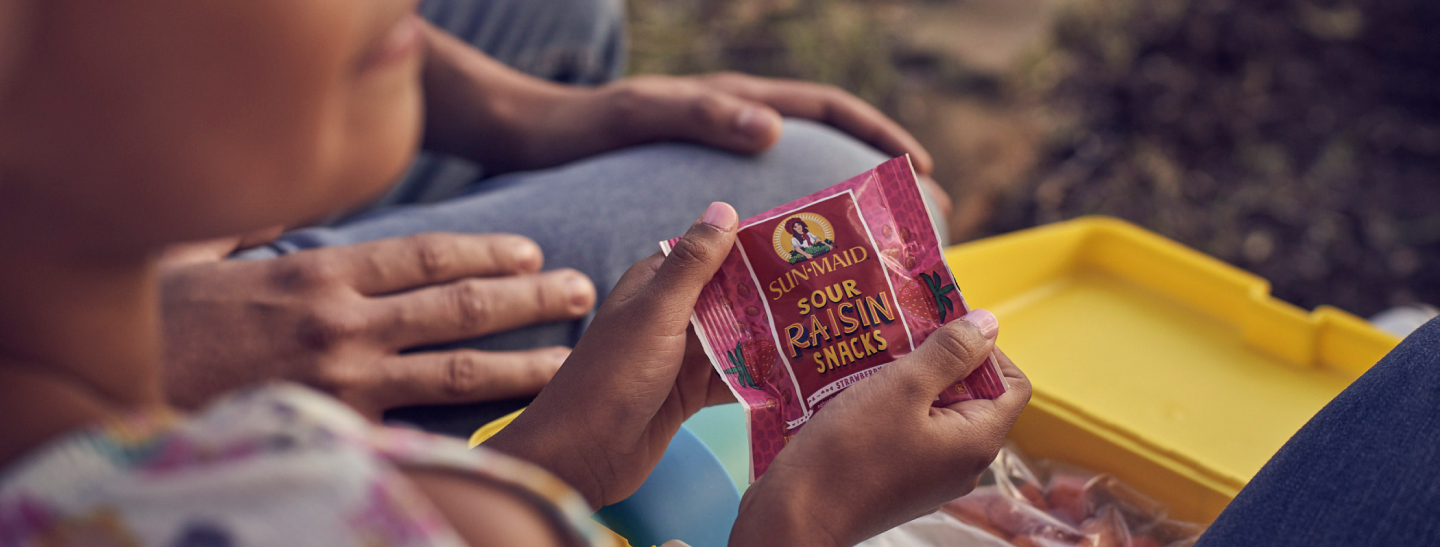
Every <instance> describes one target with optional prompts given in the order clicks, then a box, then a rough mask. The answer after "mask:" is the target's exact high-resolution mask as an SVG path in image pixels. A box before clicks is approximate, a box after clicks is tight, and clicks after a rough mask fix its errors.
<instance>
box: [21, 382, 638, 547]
mask: <svg viewBox="0 0 1440 547" xmlns="http://www.w3.org/2000/svg"><path fill="white" fill-rule="evenodd" d="M400 467H405V468H407V469H414V468H422V469H439V470H446V471H454V472H459V473H464V474H469V475H471V476H477V477H483V478H486V479H488V480H491V481H499V482H501V483H505V484H510V485H514V486H516V487H517V489H518V491H521V492H524V493H526V494H528V495H529V496H531V497H532V498H533V501H535V502H536V505H537V506H540V507H544V508H546V510H547V511H551V512H553V515H551V517H552V518H550V519H549V520H551V521H553V522H556V523H562V524H564V525H565V526H566V528H567V529H565V530H562V532H563V534H565V535H567V536H568V537H569V538H570V539H571V541H572V543H574V544H577V545H608V544H609V542H610V538H611V537H612V536H610V535H609V534H607V533H605V532H604V531H603V530H602V529H600V528H599V527H597V526H596V525H595V524H594V523H593V522H592V521H591V520H590V519H589V515H590V512H591V511H590V508H589V506H588V505H587V504H586V503H585V501H584V499H583V498H581V497H580V496H579V494H577V493H576V492H575V491H574V490H572V489H570V488H569V487H568V486H566V485H565V484H564V483H562V482H561V481H560V480H559V479H557V478H555V477H554V476H553V475H550V474H549V473H546V472H545V471H544V470H542V469H540V468H538V467H536V466H533V465H530V464H527V463H525V462H522V461H519V460H516V459H513V458H510V457H507V456H504V455H502V454H499V453H497V452H493V451H489V450H486V449H484V448H476V449H474V450H467V449H466V448H465V445H464V444H463V443H462V442H460V441H459V440H455V439H449V438H443V437H438V436H434V435H429V434H426V433H420V432H415V431H409V430H403V429H395V428H387V427H379V426H375V425H373V424H371V423H370V422H368V421H366V420H365V419H364V418H362V417H361V416H360V415H358V414H356V413H355V412H353V411H351V410H350V409H349V408H348V407H346V406H344V405H343V404H341V403H339V402H338V401H335V400H334V399H331V398H329V397H326V396H324V395H321V394H319V393H316V392H313V391H310V390H308V389H305V388H302V387H298V386H294V385H287V384H276V385H270V386H265V387H260V388H255V389H251V390H248V391H245V392H242V393H239V394H236V395H233V396H231V397H229V398H227V399H225V400H223V401H221V402H219V403H217V404H215V405H214V406H212V407H211V408H210V409H208V410H206V411H205V412H203V413H202V414H199V415H197V416H194V417H185V416H183V415H179V414H157V413H146V414H140V415H134V416H129V417H125V418H122V419H116V420H113V421H110V422H108V423H105V424H101V425H97V426H94V427H91V428H87V429H83V430H79V431H75V432H72V433H69V434H66V435H64V436H61V437H59V438H58V439H56V440H54V441H52V442H50V443H49V444H47V445H44V446H41V447H40V448H38V449H36V450H34V451H32V452H31V453H30V454H28V455H27V456H25V457H24V458H22V459H21V460H18V461H16V462H15V463H14V464H12V465H11V466H10V467H9V468H7V469H4V470H3V472H0V547H10V546H21V545H26V546H29V545H35V546H52V545H54V546H60V545H86V546H91V545H94V546H132V545H153V546H163V547H232V546H233V547H240V546H281V545H307V546H308V545H327V546H331V545H334V546H342V545H355V546H366V547H390V546H457V547H460V546H463V545H464V542H463V541H462V540H461V539H460V538H459V536H457V535H456V533H455V531H454V530H453V529H452V528H451V527H450V525H449V523H448V522H447V521H446V520H445V518H444V517H443V516H442V515H441V513H440V512H439V510H438V509H436V508H435V507H434V506H433V505H432V504H431V503H430V501H429V499H428V498H426V497H425V496H424V495H423V494H421V493H420V492H419V491H418V490H417V489H416V488H415V487H414V486H413V485H412V484H411V483H410V481H408V480H407V479H406V478H405V476H404V475H403V474H402V473H401V472H400V471H399V468H400Z"/></svg>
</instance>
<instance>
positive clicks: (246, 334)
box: [161, 233, 595, 418]
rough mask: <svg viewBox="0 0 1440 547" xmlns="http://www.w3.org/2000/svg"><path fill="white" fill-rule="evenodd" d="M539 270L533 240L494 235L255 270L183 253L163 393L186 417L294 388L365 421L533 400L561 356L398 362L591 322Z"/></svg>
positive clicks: (564, 283)
mask: <svg viewBox="0 0 1440 547" xmlns="http://www.w3.org/2000/svg"><path fill="white" fill-rule="evenodd" d="M541 263H542V256H541V253H540V247H539V246H538V245H536V244H535V243H534V242H533V241H530V240H529V239H526V238H524V237H520V236H515V235H503V234H486V235H469V234H443V233H433V234H421V235H416V236H410V237H404V238H395V239H385V240H379V241H374V242H369V243H362V244H358V245H350V246H344V247H328V248H322V249H316V250H311V251H304V252H300V253H295V254H291V255H286V256H283V257H280V258H276V259H273V260H264V261H248V260H219V259H218V255H214V254H212V255H211V257H210V259H209V260H204V259H201V258H197V257H196V256H195V255H193V254H192V255H191V256H189V257H188V258H184V259H180V260H176V261H174V262H172V265H171V266H169V267H167V268H166V271H164V272H163V274H162V277H163V283H162V289H161V291H162V294H161V297H162V302H163V306H164V307H163V313H162V320H163V322H164V328H165V331H164V332H165V369H164V371H165V383H166V392H167V393H168V395H169V396H170V398H171V399H172V401H174V402H175V403H177V404H180V405H183V406H190V407H194V406H198V405H199V404H201V403H203V402H205V401H206V400H208V399H209V398H211V397H212V396H214V395H216V394H218V393H221V392H224V391H227V390H230V389H233V388H236V387H239V386H243V385H247V384H252V383H256V382H261V381H265V380H271V379H283V380H292V381H299V382H303V383H307V384H310V385H311V386H315V387H318V388H320V389H323V390H325V391H327V392H329V393H331V394H333V395H335V396H337V397H339V398H340V399H342V400H344V401H346V402H348V403H350V404H351V405H353V406H355V407H356V408H357V409H358V410H360V411H361V412H362V413H364V414H366V415H368V416H371V417H374V418H378V417H379V416H380V413H381V412H383V411H384V410H386V409H388V408H394V407H398V406H407V405H416V404H446V403H464V402H475V401H485V400H496V399H505V398H512V397H519V396H524V395H531V394H534V393H536V392H538V391H540V389H541V388H542V387H544V386H545V384H546V382H547V381H549V379H550V377H551V376H553V375H554V373H555V371H556V370H557V369H559V367H560V364H561V363H562V362H563V361H564V359H565V356H566V355H568V354H569V353H570V351H569V349H567V348H560V347H555V348H540V349H534V350H530V351H518V352H484V351H475V350H468V349H462V350H449V351H427V352H414V353H405V354H401V351H403V350H406V349H409V348H416V347H422V346H428V345H434V344H442V343H446V342H454V341H459V340H465V339H470V338H475V337H480V336H485V335H488V334H494V333H498V332H504V331H508V330H512V329H516V328H520V327H525V326H528V325H534V324H539V323H548V322H554V321H564V320H571V319H576V318H579V317H583V316H584V315H585V314H586V313H589V311H590V309H591V308H592V307H593V306H594V302H595V287H594V286H593V285H592V284H591V282H590V280H589V279H588V278H586V277H585V275H584V274H581V273H580V272H577V271H574V270H568V269H565V270H555V271H548V272H541V271H540V266H541Z"/></svg>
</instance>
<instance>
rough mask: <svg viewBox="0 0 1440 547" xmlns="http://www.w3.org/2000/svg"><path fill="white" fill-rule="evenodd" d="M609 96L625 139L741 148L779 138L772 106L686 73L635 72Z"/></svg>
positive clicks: (747, 150) (750, 150)
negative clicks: (639, 74) (669, 75)
mask: <svg viewBox="0 0 1440 547" xmlns="http://www.w3.org/2000/svg"><path fill="white" fill-rule="evenodd" d="M609 96H610V98H611V100H612V101H614V102H615V106H616V108H614V109H613V110H612V112H615V113H616V115H617V116H618V117H619V119H616V120H613V121H612V123H611V125H612V126H613V127H617V128H622V129H621V130H622V133H623V134H622V136H621V140H623V141H625V142H627V143H640V142H650V141H655V140H665V139H683V140H688V141H693V142H699V143H703V144H708V145H711V146H714V147H716V148H721V149H725V150H730V151H732V152H739V153H744V154H751V153H755V152H759V151H761V150H765V149H766V148H769V147H770V146H771V145H773V144H775V141H776V140H778V139H779V138H780V125H781V121H780V114H778V113H776V112H775V110H774V109H773V108H770V107H769V106H767V105H765V104H763V103H760V102H756V101H751V100H746V99H742V98H740V97H737V96H735V95H732V94H729V93H725V92H722V91H717V90H715V89H711V88H708V87H706V86H705V85H703V83H702V82H701V81H698V80H695V79H688V78H665V77H637V78H631V79H629V80H625V81H623V82H621V83H618V84H615V86H614V87H613V88H612V89H611V93H610V95H609Z"/></svg>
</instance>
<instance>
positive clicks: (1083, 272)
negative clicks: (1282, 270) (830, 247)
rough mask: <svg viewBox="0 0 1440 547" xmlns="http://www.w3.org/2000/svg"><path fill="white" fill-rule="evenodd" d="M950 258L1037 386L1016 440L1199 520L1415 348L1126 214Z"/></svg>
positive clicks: (972, 247) (968, 249) (965, 248)
mask: <svg viewBox="0 0 1440 547" xmlns="http://www.w3.org/2000/svg"><path fill="white" fill-rule="evenodd" d="M946 259H947V261H948V262H949V263H950V267H951V268H952V269H953V270H954V272H955V277H956V279H957V280H958V283H959V285H960V288H961V290H962V291H963V293H964V295H965V297H966V300H967V301H968V303H969V304H970V305H971V306H972V307H981V308H986V309H988V310H990V311H992V312H994V313H995V315H996V316H997V317H999V318H1000V339H999V343H1000V347H1002V348H1004V349H1005V351H1006V352H1007V353H1008V354H1009V355H1010V356H1011V357H1012V358H1013V359H1014V360H1015V362H1016V363H1017V364H1018V365H1019V366H1020V367H1021V368H1022V369H1024V370H1025V372H1026V373H1027V374H1028V375H1029V376H1030V379H1031V380H1032V381H1033V383H1034V385H1035V395H1034V398H1033V399H1032V403H1031V406H1030V408H1029V409H1027V410H1026V412H1025V414H1024V415H1023V416H1022V418H1021V420H1020V422H1019V423H1018V424H1017V425H1016V428H1015V430H1014V431H1013V432H1012V434H1011V438H1012V440H1015V441H1016V442H1017V443H1019V444H1020V445H1021V447H1022V449H1024V450H1025V451H1026V452H1028V453H1030V454H1031V455H1034V456H1039V457H1053V458H1056V459H1060V460H1065V461H1069V462H1072V463H1076V464H1079V465H1083V466H1086V467H1090V468H1092V469H1094V470H1096V471H1103V472H1110V473H1114V474H1115V475H1117V476H1119V478H1120V479H1121V480H1124V481H1126V482H1128V483H1130V484H1132V485H1134V486H1135V487H1137V488H1138V489H1140V490H1141V491H1142V492H1145V493H1147V494H1149V495H1151V496H1154V497H1156V498H1157V499H1159V500H1160V501H1163V502H1165V503H1167V504H1168V505H1170V506H1171V508H1172V514H1174V515H1175V516H1176V517H1179V518H1185V519H1189V520H1194V521H1199V522H1209V521H1211V520H1213V518H1214V517H1215V515H1217V514H1219V512H1220V510H1221V509H1223V508H1224V506H1225V504H1226V503H1228V502H1229V500H1230V499H1232V498H1233V497H1234V496H1235V494H1236V493H1237V492H1238V491H1239V490H1240V488H1241V487H1243V486H1244V485H1245V483H1246V482H1247V481H1249V479H1250V478H1251V477H1252V476H1254V475H1255V473H1256V472H1257V471H1258V470H1259V469H1260V467H1261V466H1262V465H1264V464H1265V462H1266V461H1267V460H1268V459H1269V458H1270V456H1271V455H1273V454H1274V453H1275V452H1276V451H1277V450H1278V449H1279V448H1280V446H1281V445H1282V444H1284V443H1285V441H1286V440H1287V439H1289V438H1290V436H1291V435H1293V434H1294V433H1295V431H1297V430H1298V429H1299V428H1300V427H1301V426H1302V425H1304V423H1305V422H1306V421H1307V420H1309V419H1310V417H1311V416H1313V415H1314V414H1315V413H1316V412H1317V411H1318V410H1320V408H1321V407H1323V406H1324V405H1325V404H1326V403H1327V402H1329V401H1330V400H1331V399H1332V398H1334V397H1335V395H1336V394H1338V393H1339V392H1340V391H1341V390H1342V389H1344V388H1345V386H1347V385H1349V383H1350V382H1351V381H1352V380H1354V379H1355V378H1357V377H1358V376H1359V375H1360V374H1362V373H1363V372H1364V371H1365V370H1367V369H1368V368H1369V367H1370V365H1372V364H1374V363H1375V362H1376V361H1378V360H1379V359H1380V357H1382V356H1383V355H1384V354H1385V353H1386V352H1388V351H1389V350H1390V349H1391V348H1393V347H1394V346H1395V345H1396V344H1397V343H1398V342H1399V340H1398V339H1396V338H1395V337H1394V336H1391V335H1389V334H1386V333H1384V332H1382V331H1379V330H1377V329H1375V328H1374V327H1372V326H1370V324H1369V323H1368V322H1366V321H1364V320H1362V319H1359V318H1357V317H1355V316H1353V315H1350V314H1348V313H1346V312H1343V311H1340V310H1338V309H1334V308H1329V307H1321V308H1319V309H1317V310H1315V311H1314V312H1306V311H1304V310H1301V309H1300V308H1297V307H1295V306H1293V305H1290V304H1288V303H1285V302H1282V301H1279V300H1276V299H1274V298H1272V297H1271V296H1270V295H1269V290H1270V287H1269V283H1268V282H1266V281H1265V280H1264V279H1261V278H1259V277H1257V276H1255V275H1253V274H1250V273H1247V272H1245V271H1242V270H1240V269H1237V268H1235V267H1233V266H1230V265H1228V264H1225V263H1223V262H1221V261H1219V260H1216V259H1214V258H1211V257H1209V256H1206V255H1204V254H1202V253H1200V252H1197V251H1195V250H1192V249H1189V248H1187V247H1184V246H1182V245H1180V244H1178V243H1176V242H1174V241H1171V240H1168V239H1165V238H1163V237H1161V236H1158V235H1156V234H1154V233H1151V232H1148V231H1145V230H1143V229H1141V228H1139V227H1136V226H1134V225H1131V224H1128V223H1126V222H1123V221H1120V220H1116V219H1111V218H1102V217H1087V218H1082V219H1077V220H1072V221H1068V222H1062V223H1057V224H1053V225H1049V226H1045V227H1040V228H1035V229H1032V230H1026V231H1022V232H1017V233H1014V234H1009V235H1004V236H999V237H994V238H989V239H985V240H980V241H976V242H972V243H968V244H964V245H960V246H956V247H952V248H951V249H949V250H948V251H947V253H946Z"/></svg>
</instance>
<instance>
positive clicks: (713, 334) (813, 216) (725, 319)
mask: <svg viewBox="0 0 1440 547" xmlns="http://www.w3.org/2000/svg"><path fill="white" fill-rule="evenodd" d="M677 240H678V238H677V239H672V240H670V241H665V242H661V244H660V246H661V248H663V249H664V250H665V252H666V253H667V254H668V253H669V252H670V249H671V245H673V244H674V243H675V241H677ZM968 312H969V308H968V307H967V306H966V305H965V299H964V298H963V297H962V296H961V295H960V291H959V289H957V288H956V285H955V277H954V275H953V274H951V273H950V268H949V267H948V266H946V264H945V261H944V260H943V259H942V255H941V249H940V243H939V236H938V234H936V232H935V227H934V224H932V223H931V221H930V215H929V213H928V212H927V211H926V209H925V204H924V203H923V202H922V201H921V198H920V187H919V185H918V184H917V182H916V177H915V171H914V169H913V168H912V167H911V165H910V159H909V157H901V158H896V159H893V160H890V161H887V162H885V163H882V164H880V165H879V166H877V167H876V168H875V169H872V170H870V171H867V172H865V173H862V174H860V175H859V176H856V177H854V178H851V179H850V180H847V181H845V182H842V183H840V184H837V185H835V186H832V187H830V188H827V189H825V190H821V191H819V192H816V193H814V194H811V195H809V196H806V197H804V198H801V199H798V200H795V201H792V202H790V203H787V204H785V205H781V206H779V207H776V208H774V209H771V210H769V211H766V212H764V213H761V214H759V215H756V216H754V217H752V218H749V219H746V220H744V221H742V222H741V223H740V232H739V235H738V237H737V239H736V243H735V248H734V249H732V250H731V251H730V255H729V256H728V257H727V258H726V259H725V262H724V264H723V265H722V266H721V267H720V271H719V272H718V273H716V274H715V277H714V278H713V279H711V280H710V283H709V284H707V285H706V286H705V288H704V289H702V290H701V293H700V300H699V302H698V303H697V304H696V307H695V314H694V315H693V316H692V317H691V323H692V324H693V325H694V327H695V333H696V335H698V337H699V338H700V341H701V343H702V344H703V345H704V346H705V353H706V354H707V355H709V356H710V362H711V363H712V364H714V365H715V370H716V371H718V372H719V373H720V375H721V376H722V377H724V378H725V382H726V384H728V385H729V386H730V389H731V391H733V392H734V393H735V398H736V399H738V400H739V401H740V403H741V404H743V405H744V406H745V414H746V422H747V423H746V425H747V429H748V431H749V434H750V480H752V481H754V480H755V479H756V478H758V477H759V476H760V475H762V474H764V473H765V469H766V467H768V466H769V465H770V462H771V461H772V460H774V459H775V455H776V454H778V453H779V452H780V449H781V448H784V446H785V443H787V442H788V441H789V439H790V438H792V437H793V436H794V435H795V434H796V433H797V432H798V431H799V430H800V427H801V426H803V425H804V424H805V422H806V421H807V420H809V419H810V417H811V416H814V415H815V412H816V411H818V410H819V409H820V408H821V407H823V406H824V405H825V402H826V401H828V400H829V399H830V398H831V397H834V396H835V395H836V394H837V393H840V392H841V391H842V390H844V389H845V388H846V387H849V386H850V385H852V384H854V383H855V382H858V381H860V380H862V379H864V378H865V377H867V376H870V375H871V374H874V373H875V372H876V371H878V370H880V367H883V366H885V365H886V364H889V363H890V362H892V361H894V360H896V359H899V358H900V357H903V356H905V355H906V354H908V353H910V352H911V351H913V350H914V349H915V348H916V347H917V346H919V345H920V343H921V342H924V341H925V338H926V337H928V336H929V335H930V333H932V332H935V329H938V328H940V326H941V325H943V324H945V323H947V322H949V321H953V320H955V319H957V318H959V317H961V316H963V315H965V314H966V313H968ZM1005 389H1006V388H1005V382H1004V376H1003V375H1001V374H1000V370H999V368H998V366H997V365H996V364H995V362H994V358H993V357H992V358H991V359H989V360H987V361H986V363H985V365H984V366H981V367H980V368H979V369H977V370H976V371H975V372H973V373H971V374H970V376H969V377H967V378H965V379H964V380H962V381H960V382H959V383H956V384H955V385H954V386H953V387H951V388H950V389H947V390H945V392H944V393H943V394H941V395H940V397H939V398H937V399H936V401H935V403H934V404H935V405H936V406H943V405H949V404H954V403H956V402H959V401H964V400H968V399H993V398H995V397H998V396H1000V395H1001V394H1003V393H1005Z"/></svg>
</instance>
